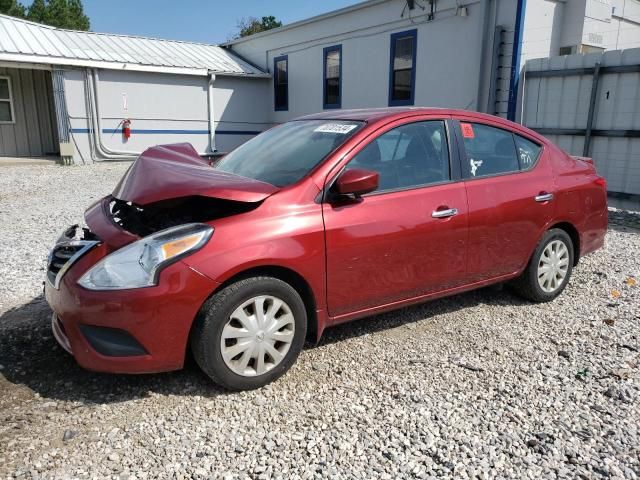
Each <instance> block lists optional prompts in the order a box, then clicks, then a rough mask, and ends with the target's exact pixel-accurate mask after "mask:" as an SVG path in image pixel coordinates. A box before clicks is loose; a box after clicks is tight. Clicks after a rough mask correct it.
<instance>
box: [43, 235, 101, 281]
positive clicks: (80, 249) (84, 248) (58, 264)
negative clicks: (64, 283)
mask: <svg viewBox="0 0 640 480" xmlns="http://www.w3.org/2000/svg"><path fill="white" fill-rule="evenodd" d="M78 234H79V235H81V236H82V238H92V240H84V239H83V240H79V239H77V238H78ZM98 243H99V241H98V240H97V238H96V237H95V235H93V234H90V232H88V231H87V230H86V229H81V228H80V227H78V226H77V225H74V226H73V227H71V228H69V229H67V230H66V231H65V232H64V233H63V234H62V235H61V236H60V238H59V239H58V242H57V243H56V245H55V246H54V247H53V249H52V250H51V253H50V254H49V261H48V264H47V280H48V281H49V283H50V284H51V285H53V287H55V288H58V287H59V286H60V281H61V280H62V277H63V276H64V274H65V273H66V272H67V270H68V269H69V267H71V265H73V264H74V263H75V262H76V260H78V259H79V258H80V257H81V256H82V255H84V254H85V253H86V252H88V251H89V250H90V249H91V248H93V247H94V246H95V245H97V244H98Z"/></svg>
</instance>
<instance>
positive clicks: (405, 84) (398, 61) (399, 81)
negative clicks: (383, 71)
mask: <svg viewBox="0 0 640 480" xmlns="http://www.w3.org/2000/svg"><path fill="white" fill-rule="evenodd" d="M417 39H418V31H417V30H407V31H406V32H399V33H394V34H392V35H391V63H390V66H389V106H390V107H394V106H400V105H413V101H414V93H415V87H416V45H417Z"/></svg>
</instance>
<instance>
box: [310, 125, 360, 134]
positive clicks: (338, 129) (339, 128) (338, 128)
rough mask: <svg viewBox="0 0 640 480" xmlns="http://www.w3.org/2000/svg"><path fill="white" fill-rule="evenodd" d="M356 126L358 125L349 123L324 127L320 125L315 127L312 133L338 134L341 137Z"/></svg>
mask: <svg viewBox="0 0 640 480" xmlns="http://www.w3.org/2000/svg"><path fill="white" fill-rule="evenodd" d="M357 126H358V125H354V124H351V123H325V124H324V125H320V126H319V127H317V128H316V129H315V130H314V132H322V133H339V134H341V135H344V134H345V133H349V132H350V131H351V130H353V129H354V128H356V127H357Z"/></svg>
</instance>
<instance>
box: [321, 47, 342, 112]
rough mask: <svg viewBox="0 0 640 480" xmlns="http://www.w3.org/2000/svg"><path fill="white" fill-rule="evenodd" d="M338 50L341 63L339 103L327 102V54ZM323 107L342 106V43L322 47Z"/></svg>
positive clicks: (339, 67)
mask: <svg viewBox="0 0 640 480" xmlns="http://www.w3.org/2000/svg"><path fill="white" fill-rule="evenodd" d="M329 52H338V54H339V55H340V63H339V66H338V69H339V72H340V76H339V77H338V103H326V100H327V54H328V53H329ZM322 108H324V109H330V108H342V45H332V46H330V47H325V48H323V49H322Z"/></svg>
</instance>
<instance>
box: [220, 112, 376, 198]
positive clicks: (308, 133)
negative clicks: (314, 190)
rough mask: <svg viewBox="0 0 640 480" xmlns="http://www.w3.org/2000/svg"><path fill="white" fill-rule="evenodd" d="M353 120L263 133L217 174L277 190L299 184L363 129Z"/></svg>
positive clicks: (225, 162)
mask: <svg viewBox="0 0 640 480" xmlns="http://www.w3.org/2000/svg"><path fill="white" fill-rule="evenodd" d="M362 125H363V122H356V121H351V120H295V121H292V122H287V123H283V124H282V125H279V126H277V127H274V128H272V129H270V130H267V131H266V132H264V133H261V134H260V135H258V136H257V137H254V138H252V139H251V140H249V141H248V142H246V143H244V144H242V145H240V146H239V147H238V148H236V149H235V150H233V151H232V152H230V153H229V154H228V155H226V156H225V157H223V158H222V159H220V161H219V162H218V163H217V164H216V165H215V166H214V168H215V169H216V170H221V171H223V172H228V173H233V174H236V175H241V176H243V177H248V178H253V179H255V180H260V181H262V182H267V183H270V184H272V185H275V186H277V187H284V186H287V185H291V184H292V183H295V182H297V181H298V180H300V179H301V178H302V177H304V176H305V175H307V174H308V173H309V172H310V171H311V170H312V169H313V168H314V167H315V166H316V165H318V164H319V163H320V162H321V161H322V160H324V158H325V157H326V156H327V155H329V154H330V153H331V152H333V151H334V150H335V149H336V148H338V147H339V146H340V145H342V144H343V143H344V142H345V140H347V139H348V138H349V137H351V136H352V135H353V134H354V133H355V132H357V131H358V130H359V129H360V127H362Z"/></svg>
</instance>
